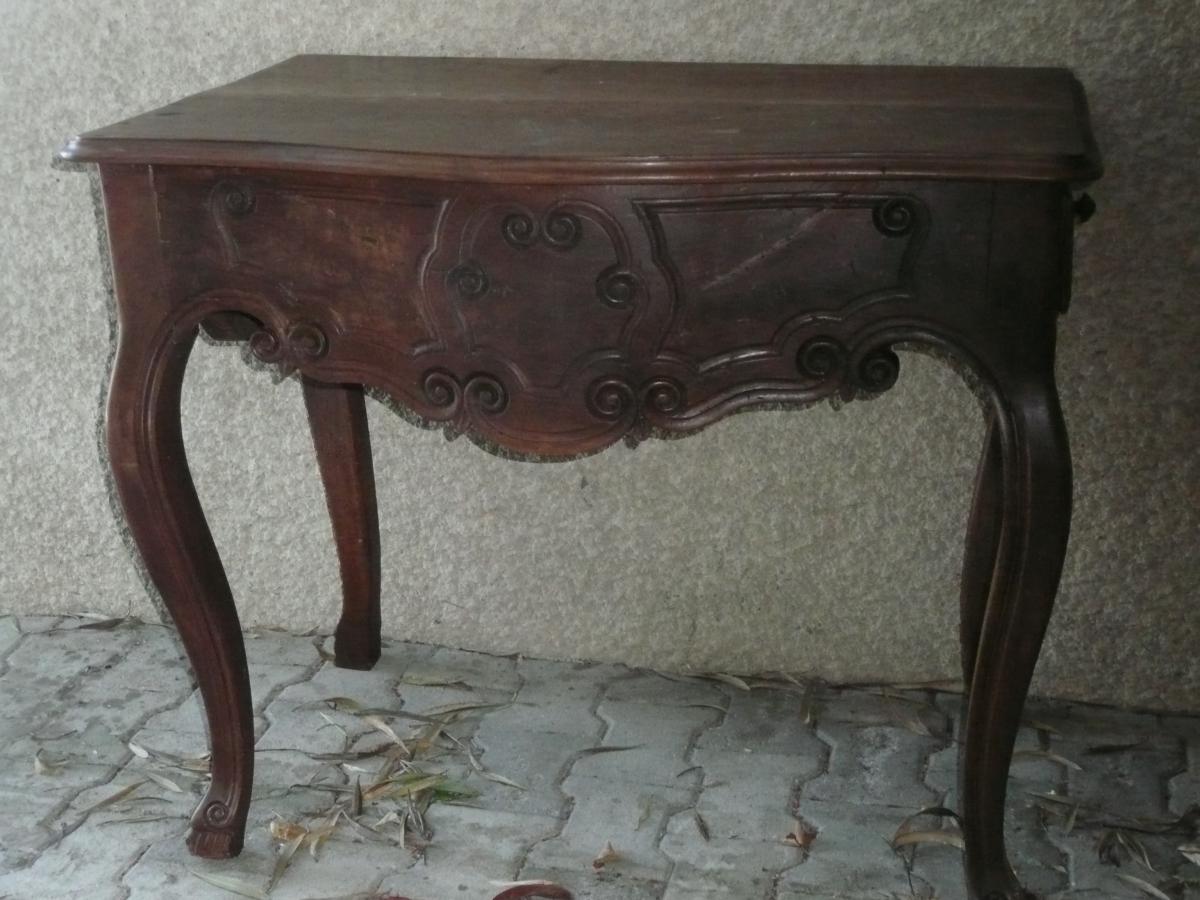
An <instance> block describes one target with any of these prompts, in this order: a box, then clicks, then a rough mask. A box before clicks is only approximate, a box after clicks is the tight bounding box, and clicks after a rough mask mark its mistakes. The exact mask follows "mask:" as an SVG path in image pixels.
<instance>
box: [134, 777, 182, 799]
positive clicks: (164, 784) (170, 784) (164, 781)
mask: <svg viewBox="0 0 1200 900" xmlns="http://www.w3.org/2000/svg"><path fill="white" fill-rule="evenodd" d="M142 774H143V775H145V776H146V777H147V778H149V779H150V780H151V781H153V782H154V783H155V784H157V785H158V786H159V787H161V788H166V789H167V790H168V791H171V792H172V793H175V794H183V793H186V791H184V789H183V788H181V787H180V786H179V785H178V784H177V783H175V782H174V781H172V780H171V779H170V778H167V777H166V776H165V775H159V774H158V773H157V772H143V773H142Z"/></svg>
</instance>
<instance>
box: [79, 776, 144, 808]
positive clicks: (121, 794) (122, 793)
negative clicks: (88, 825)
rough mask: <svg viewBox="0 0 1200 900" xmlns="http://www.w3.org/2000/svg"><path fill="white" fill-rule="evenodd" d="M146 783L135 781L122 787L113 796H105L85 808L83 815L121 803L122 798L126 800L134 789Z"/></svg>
mask: <svg viewBox="0 0 1200 900" xmlns="http://www.w3.org/2000/svg"><path fill="white" fill-rule="evenodd" d="M145 783H146V782H144V781H135V782H134V783H133V784H129V785H126V786H125V787H123V788H121V789H120V790H119V791H117V792H116V793H115V794H113V795H112V796H109V797H105V798H104V799H103V800H101V801H100V802H99V803H93V804H92V805H91V806H89V807H88V808H87V809H85V810H84V811H83V815H85V816H88V815H91V814H92V813H94V812H95V811H96V810H98V809H104V808H105V807H106V806H112V805H113V804H114V803H120V802H121V801H122V800H124V799H125V798H126V797H128V796H130V795H131V794H133V792H134V791H136V790H137V789H138V788H140V787H141V786H142V785H143V784H145Z"/></svg>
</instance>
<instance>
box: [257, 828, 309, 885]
mask: <svg viewBox="0 0 1200 900" xmlns="http://www.w3.org/2000/svg"><path fill="white" fill-rule="evenodd" d="M307 837H308V835H307V834H298V835H296V836H295V837H294V838H292V839H291V840H290V841H288V842H287V843H286V844H284V845H283V846H282V847H281V848H280V850H279V853H278V855H276V857H275V867H274V868H273V869H272V870H271V878H270V880H269V881H267V893H268V894H269V893H271V891H272V889H273V888H274V887H275V885H277V884H278V883H279V879H280V878H282V877H283V873H284V872H286V871H287V867H288V866H290V865H291V864H292V858H293V857H294V856H295V855H296V851H297V850H299V849H300V845H301V844H303V843H304V841H305V839H306V838H307Z"/></svg>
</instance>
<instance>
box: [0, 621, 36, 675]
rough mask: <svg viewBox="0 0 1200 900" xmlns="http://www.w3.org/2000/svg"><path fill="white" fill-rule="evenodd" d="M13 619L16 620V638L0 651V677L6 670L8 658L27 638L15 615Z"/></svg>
mask: <svg viewBox="0 0 1200 900" xmlns="http://www.w3.org/2000/svg"><path fill="white" fill-rule="evenodd" d="M13 621H14V622H16V625H17V639H16V640H15V641H14V642H13V645H12V646H11V647H9V648H8V649H7V650H5V651H4V652H3V653H0V677H3V676H4V673H6V672H7V671H8V658H9V657H10V656H12V655H13V654H14V653H16V652H17V649H18V648H19V647H21V646H22V645H23V644H24V643H25V641H26V640H27V639H28V638H29V635H28V634H26V633H25V632H24V631H22V630H21V623H20V622H19V621H18V620H17V619H16V617H14V618H13Z"/></svg>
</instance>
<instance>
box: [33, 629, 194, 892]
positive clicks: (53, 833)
mask: <svg viewBox="0 0 1200 900" xmlns="http://www.w3.org/2000/svg"><path fill="white" fill-rule="evenodd" d="M59 621H61V617H60V619H59ZM47 633H48V632H47ZM114 656H116V657H119V656H120V654H114ZM83 674H84V673H80V675H78V676H76V678H73V679H71V681H70V682H69V683H68V684H73V683H74V682H76V681H77V680H78V679H79V678H82V677H83ZM193 690H194V688H193V687H192V686H191V685H189V686H188V688H187V690H186V691H183V692H182V693H181V695H180V696H178V697H177V699H176V701H175V702H174V703H173V704H170V705H168V706H165V707H162V708H160V709H154V710H151V711H148V712H147V713H146V714H145V715H144V716H142V717H141V718H140V719H138V720H137V721H136V722H134V723H133V724H132V725H131V726H130V727H129V728H128V730H126V731H124V732H122V733H121V742H122V743H123V744H124V745H125V751H124V754H123V758H122V759H121V761H120V762H118V763H114V764H113V765H111V766H109V767H108V769H109V771H108V773H107V774H106V775H105V776H104V777H103V778H101V779H100V780H98V781H94V782H92V783H90V784H85V785H82V786H81V787H80V788H79V790H77V791H75V792H74V793H72V794H71V796H70V797H67V798H65V799H63V800H62V801H60V802H59V803H57V804H56V805H55V806H54V808H53V809H51V810H50V811H49V812H48V813H46V815H45V816H43V817H42V818H41V819H40V820H39V821H38V822H37V823H36V824H37V825H38V827H40V828H42V829H44V830H45V831H46V832H47V834H48V835H49V837H50V839H49V841H48V842H47V843H45V844H43V845H42V846H40V847H38V848H37V852H38V854H39V855H40V854H42V853H45V852H46V851H47V850H51V849H53V848H54V847H56V846H57V845H58V844H59V843H61V842H62V841H63V840H64V839H65V838H67V837H68V836H69V835H71V834H72V833H73V832H74V831H75V830H76V829H78V828H80V827H82V826H83V824H84V823H85V822H87V820H88V818H89V816H90V812H89V813H87V814H85V815H81V816H79V817H78V818H77V819H76V820H75V821H74V822H61V823H59V826H58V827H57V828H51V827H50V824H49V823H50V822H52V821H54V820H55V819H56V818H58V817H59V816H61V815H63V814H64V813H66V812H67V811H68V810H69V809H70V808H71V806H72V804H74V803H75V801H76V800H78V799H79V797H80V795H82V794H84V793H85V792H87V791H91V790H95V789H96V788H101V787H104V786H105V785H106V784H112V782H113V781H115V780H116V779H117V777H118V776H119V775H120V774H121V773H122V772H123V771H125V769H126V768H127V767H128V765H129V763H130V762H132V761H133V758H134V757H133V751H132V750H130V749H129V742H130V741H132V740H133V736H134V735H135V734H137V733H138V732H139V731H141V730H142V729H143V728H145V727H146V723H147V722H149V721H150V720H151V719H152V718H154V717H155V716H156V715H158V714H160V713H163V712H168V711H170V710H173V709H178V708H179V707H180V706H182V705H183V704H184V703H186V702H187V700H188V698H189V697H191V696H192V691H193ZM37 859H38V857H37V856H34V857H33V858H32V859H30V860H29V862H27V863H25V864H23V865H18V866H15V867H14V868H13V870H12V871H19V870H20V869H26V868H29V867H30V866H31V865H33V864H34V863H36V862H37Z"/></svg>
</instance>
